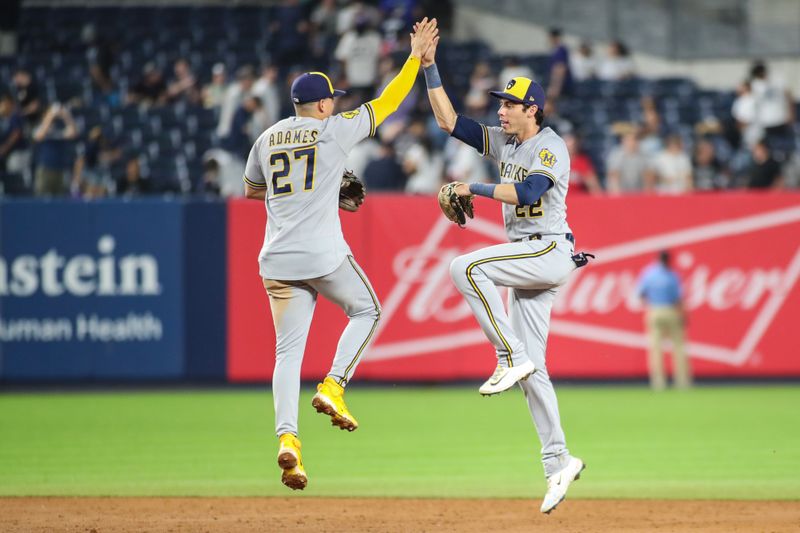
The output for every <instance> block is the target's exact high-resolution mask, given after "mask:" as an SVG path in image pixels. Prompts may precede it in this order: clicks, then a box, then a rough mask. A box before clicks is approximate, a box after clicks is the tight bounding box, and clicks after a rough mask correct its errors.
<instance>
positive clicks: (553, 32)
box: [550, 28, 561, 39]
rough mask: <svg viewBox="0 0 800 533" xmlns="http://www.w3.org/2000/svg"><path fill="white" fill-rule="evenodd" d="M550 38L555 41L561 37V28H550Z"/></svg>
mask: <svg viewBox="0 0 800 533" xmlns="http://www.w3.org/2000/svg"><path fill="white" fill-rule="evenodd" d="M550 37H553V38H556V39H557V38H559V37H561V28H550Z"/></svg>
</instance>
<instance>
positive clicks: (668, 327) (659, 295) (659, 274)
mask: <svg viewBox="0 0 800 533" xmlns="http://www.w3.org/2000/svg"><path fill="white" fill-rule="evenodd" d="M638 293H639V297H640V298H642V300H644V302H645V305H646V306H647V311H646V314H645V326H646V327H647V336H648V341H649V344H650V349H649V351H648V358H647V363H648V364H647V366H648V369H649V372H650V387H651V388H652V389H653V390H657V391H660V390H664V389H665V388H666V386H667V378H666V373H665V372H664V357H663V353H662V346H661V345H662V342H663V340H664V337H669V339H670V340H671V341H672V364H673V381H674V385H675V388H678V389H687V388H689V387H690V386H691V384H692V368H691V365H690V363H689V358H688V357H687V356H686V349H685V347H684V339H685V336H686V331H685V330H686V323H687V319H686V310H685V308H684V306H683V289H682V287H681V280H680V278H678V275H677V274H676V273H675V271H674V270H672V269H671V268H670V254H669V252H668V251H667V250H664V251H662V252H661V253H659V256H658V262H657V263H655V264H652V265H650V266H649V267H647V269H646V270H645V271H644V272H643V273H642V276H641V277H640V278H639V283H638Z"/></svg>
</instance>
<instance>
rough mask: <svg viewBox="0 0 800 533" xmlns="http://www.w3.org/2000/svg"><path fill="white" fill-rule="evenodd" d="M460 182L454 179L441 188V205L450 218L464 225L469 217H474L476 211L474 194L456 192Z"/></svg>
mask: <svg viewBox="0 0 800 533" xmlns="http://www.w3.org/2000/svg"><path fill="white" fill-rule="evenodd" d="M458 184H459V183H458V182H457V181H454V182H453V183H448V184H447V185H444V186H443V187H442V188H441V189H440V190H439V207H440V208H441V209H442V213H444V216H446V217H447V218H448V219H449V220H452V221H453V222H455V223H456V224H458V225H459V226H463V225H464V224H466V223H467V217H469V218H474V214H475V213H474V211H473V209H472V196H471V195H470V196H459V195H457V194H456V191H455V189H456V185H458Z"/></svg>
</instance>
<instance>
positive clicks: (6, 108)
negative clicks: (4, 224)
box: [0, 93, 31, 195]
mask: <svg viewBox="0 0 800 533" xmlns="http://www.w3.org/2000/svg"><path fill="white" fill-rule="evenodd" d="M30 160H31V152H30V149H29V147H28V141H27V139H26V138H25V120H24V118H23V117H22V113H21V112H20V110H19V108H18V107H17V102H16V100H15V99H14V97H13V96H12V95H11V94H10V93H2V94H0V195H2V193H3V192H4V193H5V194H9V195H10V194H21V193H23V192H24V191H25V190H26V189H27V188H28V186H29V185H30Z"/></svg>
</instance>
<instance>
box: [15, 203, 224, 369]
mask: <svg viewBox="0 0 800 533" xmlns="http://www.w3.org/2000/svg"><path fill="white" fill-rule="evenodd" d="M224 213H225V205H224V204H223V203H220V202H202V201H197V202H195V201H182V200H169V199H153V200H103V201H95V202H80V201H69V200H5V201H2V202H0V257H1V258H2V259H1V260H0V379H2V380H3V381H9V382H10V381H69V380H87V381H89V380H93V381H104V380H113V381H127V380H182V379H185V378H214V377H216V378H217V379H223V378H224V367H225V355H224V345H225V334H226V331H225V319H224V314H225V311H224V310H225V303H224V302H225V285H224V284H225V256H224V250H225V227H224V226H225V216H224Z"/></svg>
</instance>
